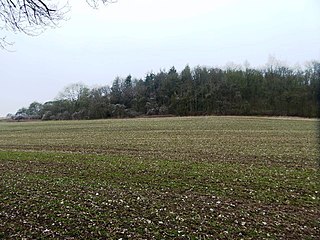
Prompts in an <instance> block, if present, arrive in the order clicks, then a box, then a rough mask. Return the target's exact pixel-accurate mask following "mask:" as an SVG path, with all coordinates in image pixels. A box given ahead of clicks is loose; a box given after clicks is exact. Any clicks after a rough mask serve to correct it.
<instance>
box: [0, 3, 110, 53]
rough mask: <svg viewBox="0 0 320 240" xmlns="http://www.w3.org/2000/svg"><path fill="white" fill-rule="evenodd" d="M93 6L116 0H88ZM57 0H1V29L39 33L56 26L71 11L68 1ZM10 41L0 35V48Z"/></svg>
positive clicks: (29, 33) (30, 33)
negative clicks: (60, 1) (61, 2)
mask: <svg viewBox="0 0 320 240" xmlns="http://www.w3.org/2000/svg"><path fill="white" fill-rule="evenodd" d="M86 1H87V3H88V4H89V5H90V6H91V7H93V8H98V7H99V4H107V3H111V2H114V0H86ZM58 2H59V1H57V0H0V30H7V31H13V32H23V33H25V34H28V35H37V34H39V33H41V32H42V31H43V30H45V29H46V28H47V27H56V26H57V23H58V22H59V21H61V20H63V19H64V18H65V16H66V13H67V12H68V11H69V5H68V2H67V1H66V3H65V4H64V5H60V4H58ZM9 44H10V42H8V41H6V39H5V37H0V48H4V47H5V46H8V45H9Z"/></svg>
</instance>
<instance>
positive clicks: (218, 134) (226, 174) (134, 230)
mask: <svg viewBox="0 0 320 240" xmlns="http://www.w3.org/2000/svg"><path fill="white" fill-rule="evenodd" d="M317 124H318V123H317V121H316V120H310V119H295V118H292V119H288V118H258V117H183V118H148V119H124V120H97V121H56V122H52V121H51V122H21V123H18V122H8V123H6V122H0V239H1V238H4V239H41V238H43V239H45V238H56V239H121V238H122V239H241V238H243V239H318V237H319V235H320V227H319V225H320V221H319V216H320V210H319V209H320V205H319V192H318V191H319V170H318V165H317V157H318V155H319V153H318V152H317V150H318V147H319V145H317Z"/></svg>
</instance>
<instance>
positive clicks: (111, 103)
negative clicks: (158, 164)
mask: <svg viewBox="0 0 320 240" xmlns="http://www.w3.org/2000/svg"><path fill="white" fill-rule="evenodd" d="M319 96H320V63H319V62H316V61H314V62H311V63H310V64H309V65H308V66H307V67H306V68H305V69H304V70H299V69H292V68H289V67H284V66H280V65H276V66H273V65H269V66H268V67H266V68H264V69H252V68H246V69H241V68H234V69H232V68H227V69H219V68H207V67H196V68H194V69H193V70H191V69H190V67H189V66H186V67H185V68H184V69H183V70H182V71H181V72H180V73H178V72H177V70H176V69H175V68H174V67H172V68H171V69H170V70H169V71H168V72H166V71H164V70H162V71H160V72H159V73H157V74H153V73H151V74H147V75H146V77H145V78H144V79H133V78H132V76H131V75H129V76H127V77H126V78H124V79H122V78H120V77H117V78H116V79H115V80H114V81H113V84H112V87H111V88H109V87H108V86H104V87H101V88H99V89H95V88H94V89H89V88H88V87H86V86H84V85H82V84H72V85H70V86H68V87H66V88H65V90H64V91H63V92H62V93H60V95H59V98H58V99H57V100H55V101H52V102H48V103H45V104H44V105H43V106H38V105H37V106H36V110H34V106H32V104H31V105H30V106H29V108H28V109H25V111H28V112H32V114H33V115H39V116H40V118H43V119H48V118H47V115H48V112H50V113H51V117H50V119H98V118H109V117H116V118H119V117H130V116H139V115H168V114H169V115H178V116H189V115H269V116H300V117H317V116H318V114H319V108H318V106H319V105H318V104H319V102H318V99H317V98H318V97H319ZM18 113H19V111H18ZM62 115H63V117H62ZM44 116H45V118H44Z"/></svg>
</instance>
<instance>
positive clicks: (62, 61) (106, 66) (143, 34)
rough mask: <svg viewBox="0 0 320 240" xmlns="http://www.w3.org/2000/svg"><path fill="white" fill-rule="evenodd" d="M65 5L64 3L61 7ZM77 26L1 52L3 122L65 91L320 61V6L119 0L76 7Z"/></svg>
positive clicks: (272, 0) (79, 0)
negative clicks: (169, 73) (234, 67)
mask: <svg viewBox="0 0 320 240" xmlns="http://www.w3.org/2000/svg"><path fill="white" fill-rule="evenodd" d="M60 2H62V1H60ZM69 2H70V5H71V6H72V9H71V12H70V13H69V14H68V16H69V18H70V19H69V20H68V21H66V22H61V24H60V27H59V28H57V29H48V30H47V31H46V32H44V33H43V34H42V35H40V36H37V37H29V36H25V35H22V34H10V33H5V32H1V33H0V34H1V35H7V37H8V38H9V40H12V41H14V42H15V46H14V49H15V52H6V51H0V68H1V75H0V116H5V115H6V114H7V113H9V112H11V113H15V111H16V110H17V109H18V108H20V107H23V106H25V107H27V106H28V105H29V104H30V103H31V102H33V101H39V102H42V103H43V102H45V101H48V100H52V99H53V98H54V97H56V96H57V94H58V92H59V91H61V90H62V89H63V88H64V87H65V86H67V85H69V84H71V83H77V82H82V83H84V84H86V85H88V86H94V85H106V84H108V85H110V84H111V83H112V81H113V79H114V78H115V77H116V76H123V77H125V76H127V75H128V74H131V75H133V77H137V78H140V77H144V76H145V74H146V73H147V72H150V71H154V72H157V71H158V70H159V69H163V68H165V69H169V68H170V67H171V66H173V65H174V66H175V67H176V68H177V69H178V70H182V68H183V67H184V66H185V65H186V64H189V65H190V66H191V67H194V66H196V65H206V66H224V65H225V64H226V63H228V62H235V63H238V64H242V63H244V61H246V60H247V61H249V63H250V64H251V65H252V66H261V65H264V64H265V63H266V62H267V61H268V57H269V56H270V55H272V56H275V57H276V58H277V59H280V60H282V61H285V62H287V63H288V64H290V65H295V64H296V63H300V64H301V65H302V64H304V63H305V62H306V61H310V60H319V59H320V1H318V0H300V1H298V0H281V1H280V0H260V1H259V0H118V2H117V3H115V4H111V5H108V6H106V7H101V8H100V9H99V10H98V11H97V10H93V9H91V8H90V7H89V6H87V5H86V1H85V0H71V1H69Z"/></svg>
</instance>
